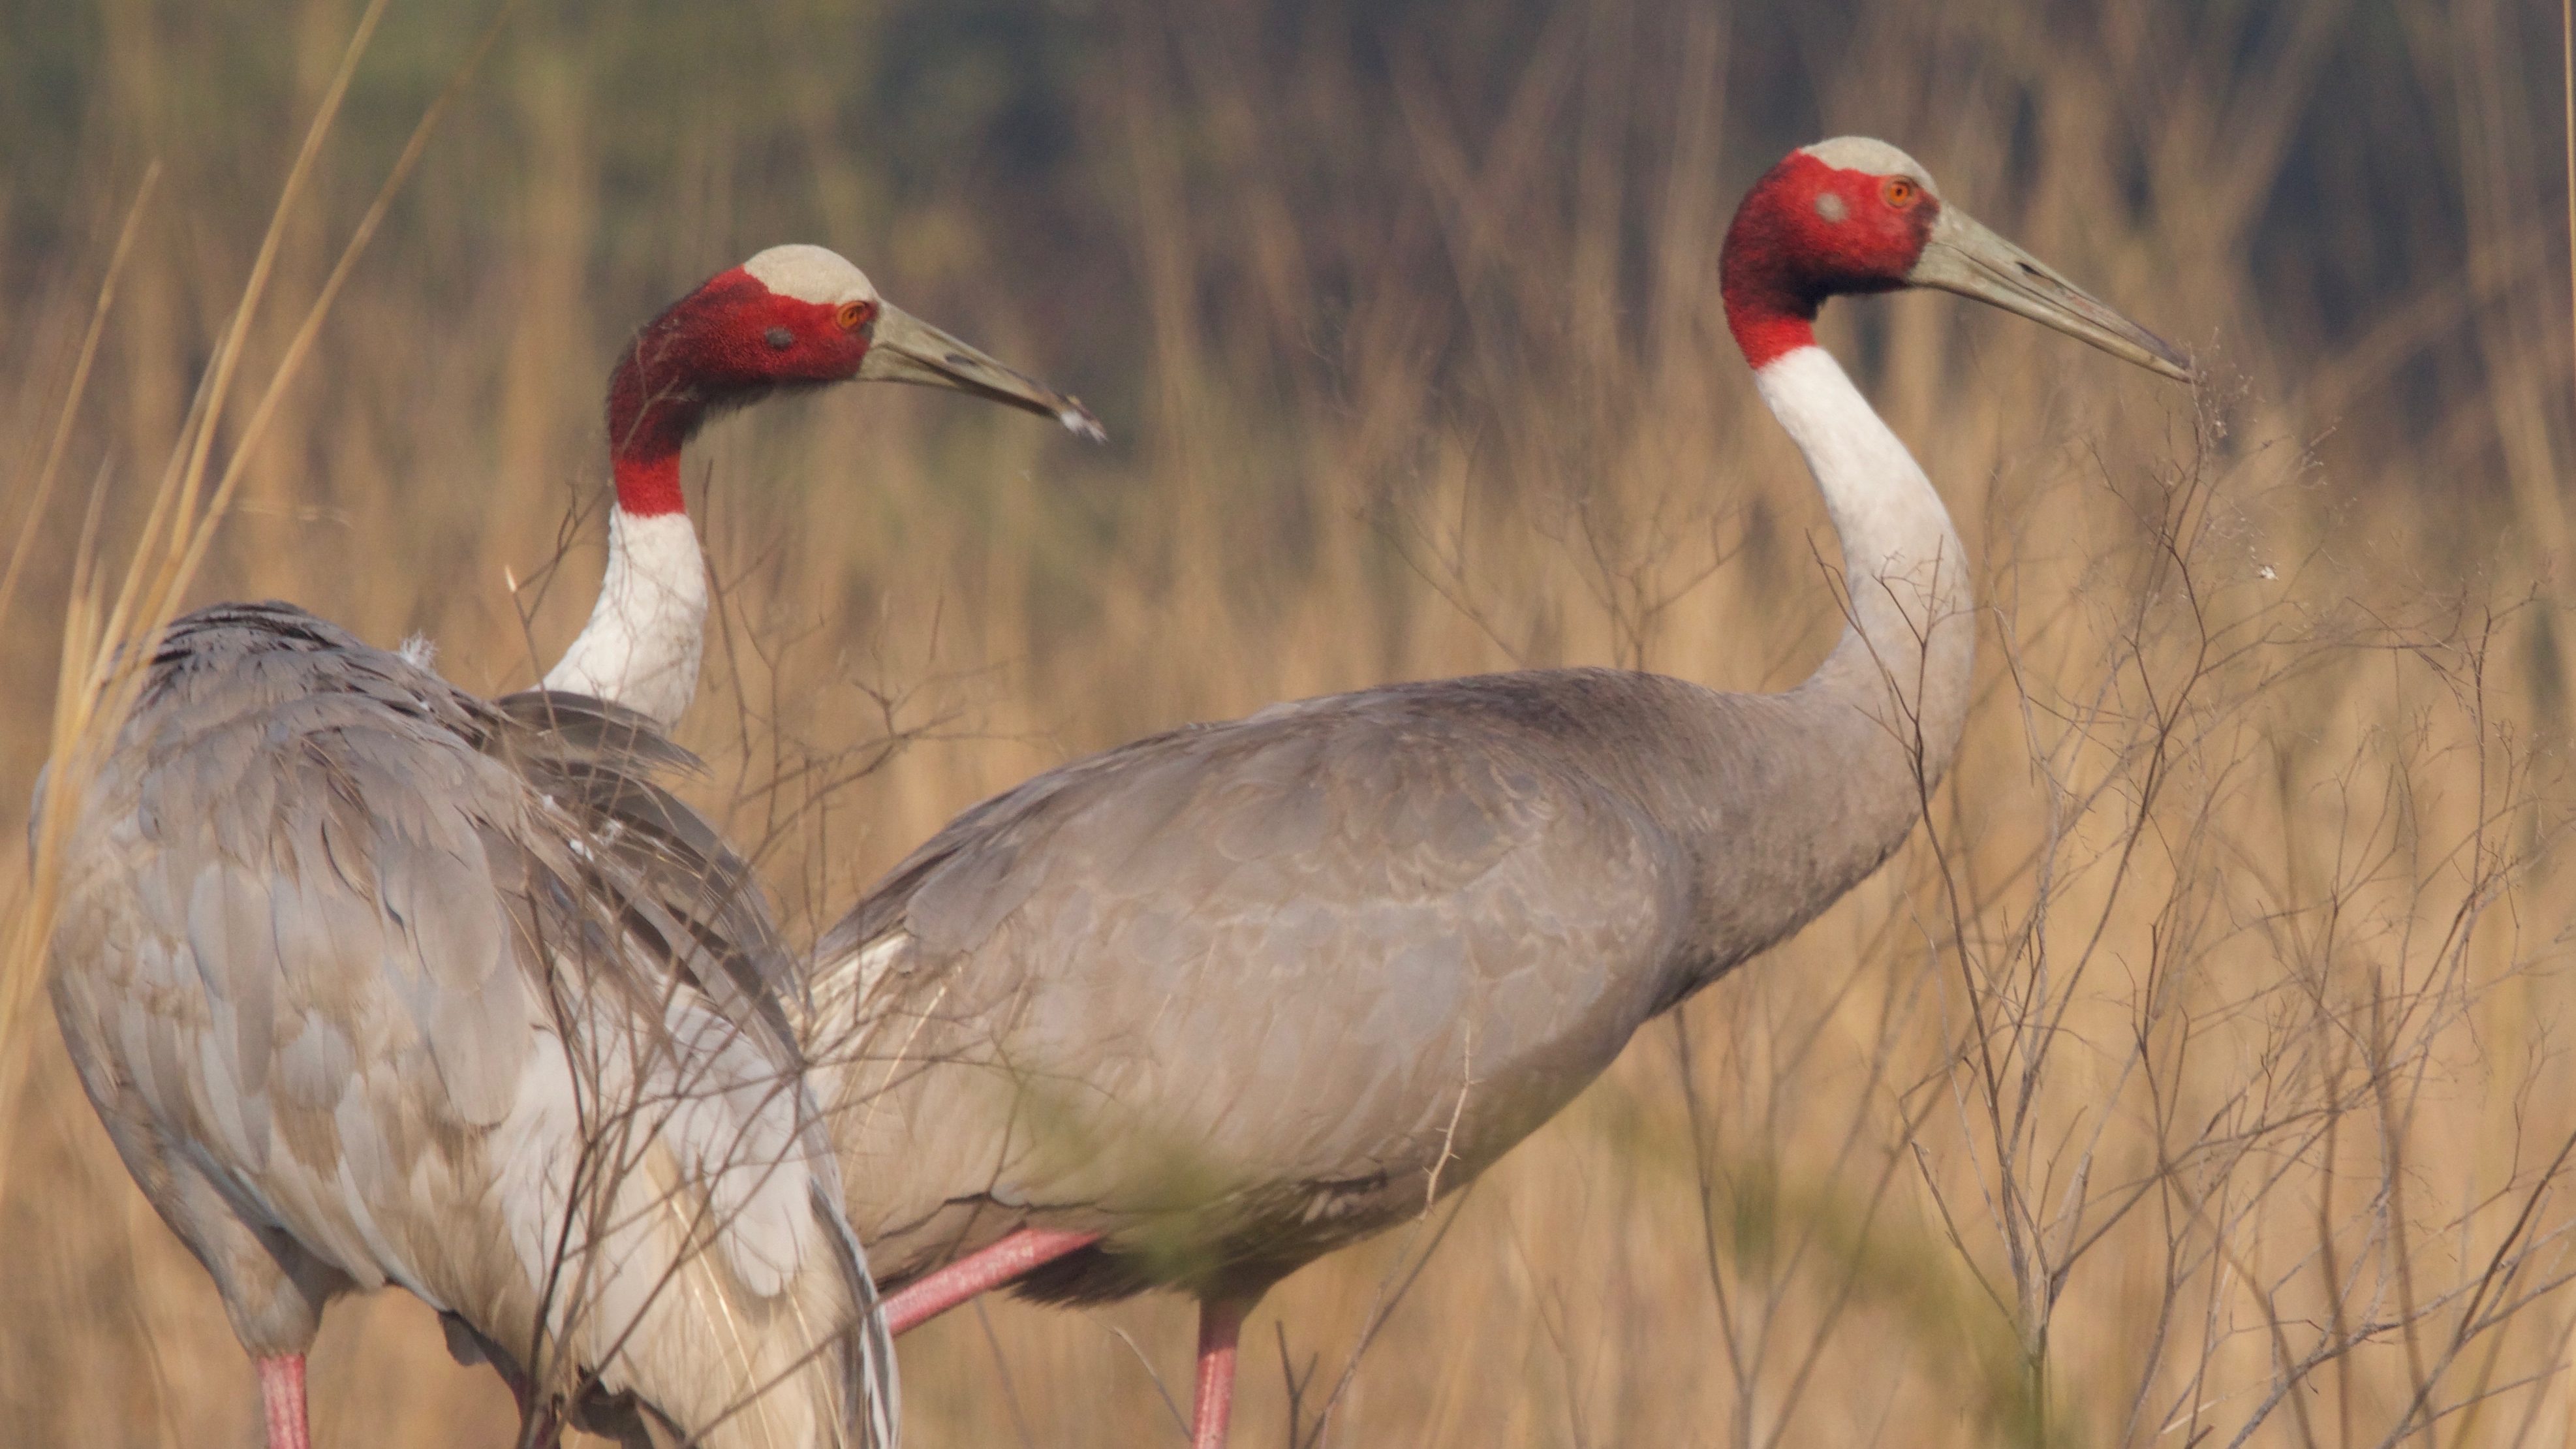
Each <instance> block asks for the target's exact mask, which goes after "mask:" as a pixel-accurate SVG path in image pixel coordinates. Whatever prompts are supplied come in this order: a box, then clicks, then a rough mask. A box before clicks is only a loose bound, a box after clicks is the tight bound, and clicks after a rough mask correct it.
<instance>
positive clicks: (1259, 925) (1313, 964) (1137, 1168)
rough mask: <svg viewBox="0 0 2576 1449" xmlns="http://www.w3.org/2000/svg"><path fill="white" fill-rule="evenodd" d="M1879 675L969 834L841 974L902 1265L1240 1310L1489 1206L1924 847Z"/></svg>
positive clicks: (1069, 812) (1554, 713)
mask: <svg viewBox="0 0 2576 1449" xmlns="http://www.w3.org/2000/svg"><path fill="white" fill-rule="evenodd" d="M1962 632H1963V630H1962V629H1961V628H1960V627H1958V626H1955V625H1954V627H1952V628H1950V629H1948V630H1944V631H1942V633H1943V634H1944V635H1945V636H1948V637H1947V638H1946V639H1945V642H1946V643H1949V644H1963V643H1964V640H1962V639H1959V638H1957V637H1956V636H1957V635H1959V634H1960V633H1962ZM1857 653H1858V651H1856V650H1852V649H1845V650H1842V651H1838V652H1837V656H1836V659H1835V661H1834V662H1832V663H1830V664H1829V665H1828V667H1827V669H1826V670H1825V671H1824V672H1822V673H1820V674H1819V676H1818V679H1817V681H1815V682H1814V683H1811V684H1810V685H1809V686H1808V687H1807V688H1805V689H1802V690H1799V691H1796V692H1793V693H1790V694H1786V695H1770V696H1764V695H1723V694H1718V693H1715V692H1712V691H1709V690H1706V689H1703V688H1700V687H1699V686H1696V685H1692V684H1688V683H1685V682H1682V681H1679V680H1674V679H1668V678H1664V677H1661V676H1656V675H1649V674H1634V673H1623V672H1617V671H1610V670H1590V669H1578V670H1558V671H1532V672H1525V673H1518V674H1507V675H1493V676H1486V677H1481V678H1469V679H1456V680H1443V681H1438V682H1433V683H1425V684H1414V685H1402V686H1396V687H1392V688H1386V689H1377V690H1369V691H1365V692H1362V693H1358V694H1348V695H1339V696H1334V697H1331V698H1326V699H1319V700H1312V701H1308V702H1305V703H1302V704H1295V705H1286V706H1280V707H1276V708H1273V709H1271V710H1267V711H1264V712H1263V713H1261V714H1259V715H1255V716H1253V717H1251V718H1249V719H1246V720H1242V721H1239V722H1235V723H1231V724H1221V725H1210V726H1199V727H1194V728H1191V729H1185V730H1180V731H1177V732H1174V733H1171V734H1167V735H1163V736H1160V737H1157V738H1154V739H1149V740H1144V741H1141V742H1138V743H1136V744H1132V745H1128V746H1126V747H1124V748H1121V749H1118V750H1113V751H1110V752H1108V753H1106V754H1103V755H1099V756H1096V757H1093V758H1091V759H1088V760H1084V761H1081V762H1078V763H1076V764H1073V765H1069V766H1066V767H1064V768H1062V769H1059V770H1055V771H1051V772H1049V773H1047V774H1045V775H1041V776H1039V777H1038V778H1036V779H1034V780H1032V781H1030V782H1028V783H1027V784H1025V785H1022V786H1021V787H1019V788H1018V789H1016V790H1013V791H1011V792H1009V793H1007V794H1005V795H1002V796H1000V797H997V798H995V799H993V800H990V801H987V802H985V803H984V804H982V805H980V806H977V807H976V808H975V809H973V810H971V811H969V812H967V813H966V814H965V815H963V816H961V817H960V818H959V819H958V820H956V821H955V822H953V823H952V824H951V825H950V826H949V827H948V828H947V829H945V830H943V831H942V832H941V833H940V834H939V835H938V836H936V837H934V838H933V839H932V840H931V841H930V842H928V843H927V844H925V845H924V846H923V847H922V848H921V849H920V850H918V851H916V852H914V854H913V855H912V856H911V858H909V859H908V860H906V861H905V862H904V863H902V864H901V865H899V866H898V867H897V868H896V869H895V870H894V871H893V872H892V873H891V874H890V875H889V876H888V877H887V878H886V880H885V881H884V882H882V883H881V884H880V885H879V886H878V887H877V888H876V889H875V890H874V891H873V892H871V894H870V895H869V897H868V898H867V900H866V901H865V902H863V903H862V904H861V905H860V906H859V907H858V909H857V910H856V911H855V912H853V913H852V914H851V916H849V917H848V918H847V919H845V920H844V921H843V922H841V923H840V925H839V926H837V927H836V928H834V930H833V931H832V932H831V933H830V934H829V935H828V936H827V937H826V938H825V939H824V940H823V942H822V943H821V944H820V945H819V946H818V948H817V958H818V960H819V961H820V962H821V963H823V964H822V967H821V970H820V972H819V973H818V976H817V980H816V984H815V988H814V991H815V998H816V1005H817V1009H818V1011H819V1012H820V1017H819V1019H818V1022H817V1024H816V1027H815V1030H814V1038H815V1041H816V1042H817V1043H818V1045H817V1046H816V1048H815V1053H816V1058H817V1062H818V1072H817V1080H818V1091H819V1092H820V1094H821V1095H823V1096H824V1098H825V1100H826V1103H827V1106H828V1107H829V1108H830V1109H831V1111H832V1114H833V1115H832V1122H831V1126H832V1131H833V1134H834V1136H835V1138H836V1140H837V1141H838V1143H839V1145H840V1149H841V1152H842V1161H843V1165H844V1173H845V1180H846V1181H847V1182H848V1183H849V1184H850V1185H851V1190H852V1198H851V1203H850V1206H851V1220H852V1223H853V1225H854V1226H855V1227H856V1228H857V1229H858V1231H859V1234H860V1236H861V1238H862V1240H864V1241H866V1242H867V1243H868V1244H869V1247H870V1252H871V1254H872V1255H873V1257H874V1260H875V1262H876V1265H877V1268H878V1271H879V1272H880V1274H881V1275H883V1277H884V1278H885V1280H886V1281H887V1282H889V1283H898V1282H901V1281H903V1280H905V1279H907V1278H910V1277H912V1276H915V1275H917V1274H918V1273H920V1272H922V1271H924V1270H926V1269H928V1268H930V1267H934V1266H936V1265H937V1264H939V1263H940V1262H942V1261H945V1260H947V1259H949V1258H950V1257H952V1256H954V1255H956V1254H958V1253H961V1252H964V1251H968V1250H971V1249H973V1248H976V1247H980V1246H982V1245H984V1244H986V1243H989V1242H991V1241H993V1240H995V1239H997V1238H999V1237H1000V1236H1001V1235H1003V1234H1004V1233H1006V1232H1008V1231H1010V1230H1011V1229H1013V1228H1016V1227H1019V1226H1021V1225H1023V1224H1025V1223H1028V1222H1043V1223H1045V1224H1047V1225H1049V1226H1052V1227H1057V1228H1063V1229H1072V1230H1084V1231H1097V1232H1103V1233H1106V1234H1108V1237H1107V1238H1106V1240H1105V1241H1104V1242H1103V1243H1102V1244H1101V1245H1100V1246H1099V1247H1097V1248H1094V1249H1089V1250H1086V1251H1084V1252H1081V1253H1078V1254H1075V1255H1073V1256H1072V1257H1069V1258H1066V1259H1064V1260H1061V1261H1060V1262H1057V1263H1052V1264H1049V1265H1047V1266H1045V1267H1042V1268H1040V1269H1038V1270H1037V1271H1036V1272H1034V1273H1032V1274H1031V1275H1030V1276H1029V1277H1028V1278H1027V1279H1025V1280H1023V1282H1022V1284H1021V1291H1023V1292H1024V1293H1028V1294H1030V1295H1032V1296H1037V1297H1042V1298H1050V1299H1075V1300H1083V1299H1098V1298H1108V1297H1116V1296H1121V1295H1123V1294H1126V1293H1131V1292H1134V1291H1137V1290H1138V1289H1140V1288H1143V1287H1147V1286H1155V1285H1167V1286H1175V1287H1180V1288H1183V1289H1186V1290H1188V1291H1190V1292H1193V1293H1195V1294H1197V1295H1199V1296H1201V1297H1207V1298H1215V1297H1225V1296H1233V1295H1240V1294H1247V1293H1252V1292H1257V1291H1258V1290H1259V1289H1260V1288H1262V1287H1264V1286H1266V1285H1267V1284H1268V1283H1269V1282H1270V1281H1272V1280H1273V1279H1275V1278H1277V1277H1278V1276H1280V1275H1282V1274H1284V1273H1286V1272H1287V1271H1289V1270H1291V1269H1293V1268H1295V1267H1296V1266H1298V1265H1299V1264H1301V1263H1303V1262H1305V1261H1307V1260H1308V1259H1310V1258H1312V1257H1314V1256H1316V1255H1318V1254H1320V1253H1323V1252H1326V1251H1329V1250H1330V1249H1332V1248H1334V1247H1336V1246H1339V1245H1340V1244H1343V1243H1346V1242H1349V1241H1352V1240H1354V1239H1356V1238H1358V1237H1362V1236H1365V1235H1367V1234H1368V1233H1371V1232H1374V1231H1376V1230H1378V1229H1380V1228H1383V1227H1385V1226H1387V1225H1389V1224H1390V1223H1393V1222H1397V1221H1401V1220H1402V1219H1404V1218H1406V1217H1409V1216H1411V1215H1413V1214H1416V1213H1418V1212H1420V1211H1421V1210H1422V1209H1423V1208H1424V1207H1425V1206H1426V1205H1427V1204H1428V1203H1429V1202H1430V1201H1431V1199H1432V1198H1433V1196H1434V1195H1435V1193H1437V1192H1446V1191H1448V1190H1450V1189H1454V1188H1455V1187H1457V1186H1459V1185H1461V1184H1463V1183H1465V1182H1467V1181H1469V1180H1471V1179H1472V1178H1473V1177H1474V1176H1475V1174H1476V1173H1477V1172H1478V1171H1479V1170H1481V1169H1482V1168H1483V1167H1484V1166H1486V1165H1487V1164H1488V1163H1490V1162H1491V1161H1492V1160H1493V1159H1494V1158H1495V1157H1496V1156H1498V1155H1499V1154H1500V1153H1501V1152H1502V1151H1503V1150H1504V1149H1506V1148H1508V1147H1509V1146H1511V1145H1512V1144H1513V1143H1514V1142H1516V1141H1518V1140H1519V1139H1520V1138H1521V1137H1522V1136H1524V1135H1526V1134H1527V1133H1528V1132H1529V1131H1530V1130H1532V1129H1533V1128H1535V1127H1536V1126H1537V1125H1538V1124H1539V1123H1540V1122H1542V1121H1544V1120H1545V1119H1546V1118H1547V1117H1548V1116H1549V1115H1551V1114H1552V1113H1554V1112H1555V1111H1556V1110H1557V1109H1558V1108H1559V1107H1561V1106H1562V1105H1563V1104H1564V1103H1565V1102H1567V1101H1568V1100H1570V1099H1571V1098H1572V1097H1573V1095H1574V1094H1575V1093H1576V1092H1578V1091H1580V1090H1581V1089H1582V1087H1583V1086H1584V1085H1585V1084H1586V1083H1588V1082H1589V1081H1590V1080H1591V1079H1592V1078H1593V1077H1594V1076H1595V1075H1596V1074H1597V1073H1598V1072H1599V1071H1600V1070H1601V1069H1602V1068H1603V1067H1604V1066H1605V1065H1607V1064H1608V1062H1609V1061H1610V1059H1611V1058H1612V1057H1613V1056H1615V1055H1616V1054H1617V1052H1618V1051H1619V1049H1620V1047H1621V1046H1622V1045H1623V1044H1624V1043H1625V1042H1626V1041H1627V1039H1628V1037H1629V1036H1630V1034H1631V1033H1632V1032H1633V1031H1634V1030H1635V1029H1636V1027H1637V1025H1638V1024H1639V1023H1640V1022H1642V1021H1644V1020H1645V1019H1646V1018H1648V1017H1649V1016H1651V1015H1653V1014H1654V1013H1656V1012H1658V1011H1661V1010H1663V1009H1665V1008H1667V1007H1669V1006H1671V1005H1673V1004H1674V1003H1675V1002H1678V1001H1680V1000H1681V999H1682V998H1683V997H1685V996H1687V995H1689V994H1690V993H1691V992H1693V991H1695V990H1697V989H1699V988H1700V987H1702V986H1705V985H1706V984H1708V983H1709V982H1710V981H1712V980H1714V979H1716V977H1717V976H1718V975H1720V974H1721V973H1723V972H1724V971H1725V970H1726V969H1727V968H1728V967H1731V966H1733V965H1735V964H1737V963H1738V962H1740V961H1742V960H1743V959H1744V958H1745V957H1746V956H1748V955H1750V954H1752V953H1753V952H1755V951H1758V950H1760V949H1761V948H1762V947H1764V946H1766V945H1768V944H1770V943H1771V942H1773V941H1775V940H1777V939H1779V938H1780V937H1781V936H1783V935H1785V934H1787V933H1788V932H1789V931H1791V930H1794V929H1795V928H1796V927H1797V926H1798V925H1799V924H1801V923H1803V922H1804V921H1806V920H1807V919H1809V918H1810V917H1811V916H1813V915H1814V914H1815V913H1816V912H1817V911H1819V910H1821V909H1822V908H1823V907H1824V906H1825V905H1826V904H1828V903H1830V902H1831V901H1832V900H1833V899H1834V898H1835V897H1837V896H1839V895H1840V894H1841V893H1842V892H1843V891H1844V890H1845V889H1846V888H1848V887H1849V886H1850V885H1851V884H1852V883H1853V882H1854V881H1856V880H1858V879H1859V878H1860V877H1861V876H1863V875H1865V874H1867V873H1868V872H1869V871H1870V870H1871V869H1872V868H1873V867H1875V866H1876V865H1877V864H1878V863H1879V861H1880V860H1881V859H1883V858H1884V856H1885V855H1886V853H1887V851H1889V850H1890V849H1892V848H1893V847H1894V846H1895V844H1896V843H1897V842H1898V841H1900V840H1902V838H1903V836H1904V834H1905V832H1906V830H1907V829H1909V828H1910V826H1911V823H1912V821H1913V819H1914V816H1915V814H1916V813H1917V809H1918V806H1917V804H1916V801H1917V800H1918V798H1919V797H1918V795H1917V788H1916V786H1917V782H1916V780H1915V778H1914V774H1913V768H1914V765H1913V762H1914V755H1913V752H1912V750H1911V748H1910V746H1909V745H1907V744H1906V743H1905V742H1903V741H1902V740H1900V739H1899V738H1898V737H1897V736H1896V735H1894V734H1892V733H1890V732H1889V731H1887V730H1885V729H1884V728H1882V727H1881V726H1880V724H1879V722H1878V716H1879V715H1880V714H1883V713H1884V712H1885V711H1884V704H1883V703H1881V704H1880V705H1879V706H1878V708H1875V709H1872V708H1866V707H1856V706H1865V705H1866V704H1867V703H1868V702H1869V701H1868V700H1867V698H1866V695H1876V696H1878V698H1879V700H1881V701H1883V700H1884V699H1885V698H1886V688H1885V686H1884V685H1883V684H1882V683H1881V682H1880V681H1879V678H1878V675H1877V672H1876V670H1875V669H1874V668H1872V667H1871V666H1869V665H1868V663H1867V662H1866V661H1865V660H1864V659H1862V658H1859V657H1857ZM1962 662H1964V658H1963V659H1962ZM1864 692H1866V694H1865V693H1864ZM1944 708H1945V709H1946V705H1945V706H1944ZM1940 727H1941V726H1940V725H1939V724H1938V723H1937V722H1936V724H1935V728H1936V730H1937V729H1939V728H1940ZM1947 743H1948V742H1947V741H1941V740H1936V741H1935V742H1934V745H1935V749H1936V751H1937V752H1938V753H1941V754H1946V750H1947ZM1936 769H1937V763H1936ZM824 1084H828V1085H824Z"/></svg>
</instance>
